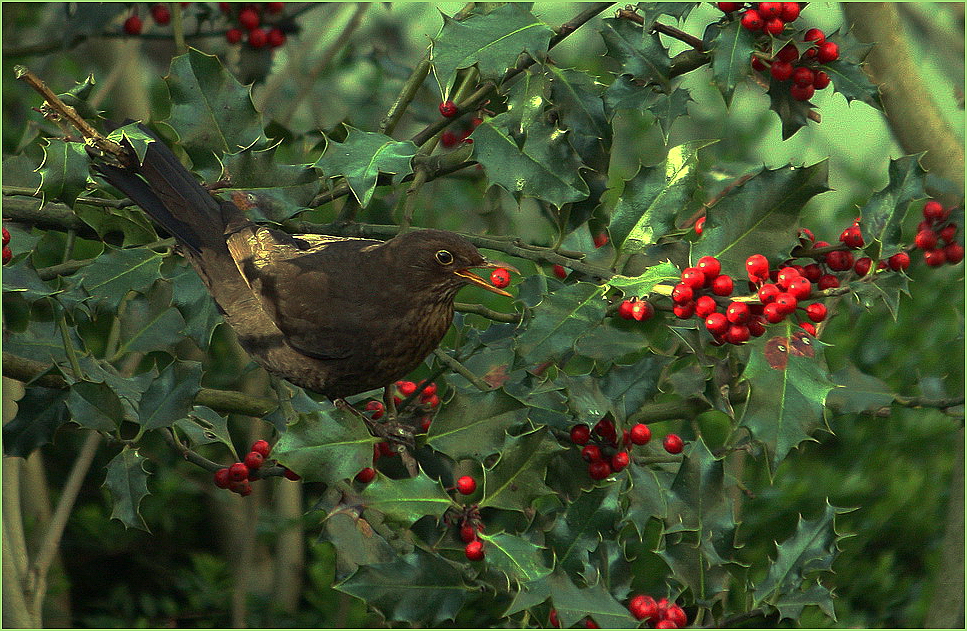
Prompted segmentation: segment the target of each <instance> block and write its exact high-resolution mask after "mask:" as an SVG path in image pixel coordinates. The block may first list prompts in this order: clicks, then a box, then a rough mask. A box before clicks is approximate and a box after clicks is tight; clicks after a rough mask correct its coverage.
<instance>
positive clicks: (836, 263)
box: [826, 250, 853, 272]
mask: <svg viewBox="0 0 967 631" xmlns="http://www.w3.org/2000/svg"><path fill="white" fill-rule="evenodd" d="M826 265H829V269H831V270H833V271H834V272H845V271H846V270H848V269H850V268H851V267H853V255H852V254H850V253H849V252H845V251H843V250H833V251H832V252H830V253H829V254H827V255H826Z"/></svg>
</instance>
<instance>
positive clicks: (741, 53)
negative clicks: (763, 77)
mask: <svg viewBox="0 0 967 631" xmlns="http://www.w3.org/2000/svg"><path fill="white" fill-rule="evenodd" d="M705 42H706V44H707V46H708V48H709V50H710V51H711V53H712V83H714V84H715V87H717V88H718V89H719V91H720V92H721V93H722V96H723V97H724V98H725V103H726V105H731V104H732V95H733V94H734V93H735V86H737V85H738V84H739V82H740V81H742V80H743V79H745V78H746V77H748V76H749V75H750V74H751V72H752V66H751V65H750V59H751V56H752V48H753V45H754V43H755V36H754V35H753V33H752V31H750V30H749V29H746V28H743V27H742V23H741V20H732V21H731V22H728V23H726V24H725V25H724V26H722V25H720V24H719V23H718V22H714V23H712V24H710V25H709V26H708V29H707V30H706V31H705Z"/></svg>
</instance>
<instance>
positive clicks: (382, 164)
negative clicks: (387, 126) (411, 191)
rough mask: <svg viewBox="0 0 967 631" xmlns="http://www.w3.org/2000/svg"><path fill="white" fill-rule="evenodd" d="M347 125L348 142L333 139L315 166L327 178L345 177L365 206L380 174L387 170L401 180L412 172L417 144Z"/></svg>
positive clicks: (361, 203) (370, 197) (371, 195)
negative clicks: (412, 161)
mask: <svg viewBox="0 0 967 631" xmlns="http://www.w3.org/2000/svg"><path fill="white" fill-rule="evenodd" d="M347 128H348V136H347V137H346V140H345V142H333V141H330V143H329V146H328V147H326V152H325V153H324V154H323V155H322V156H321V157H320V158H319V159H318V160H316V163H315V164H314V165H313V166H315V167H318V168H319V169H321V170H322V172H323V174H324V175H325V176H326V177H327V178H334V177H338V176H342V177H345V178H346V181H347V182H348V183H349V187H350V188H351V189H352V191H353V195H355V196H356V199H357V200H358V201H359V203H360V205H362V206H363V207H365V206H367V205H368V204H369V202H370V200H371V199H372V198H373V192H374V191H375V190H376V181H377V179H378V178H379V174H380V173H388V174H391V175H393V176H395V178H396V179H397V180H398V179H399V178H402V177H403V176H405V175H409V174H410V173H412V172H413V166H412V165H411V164H410V161H411V160H412V159H413V156H415V155H416V152H417V150H418V148H417V146H416V145H414V144H413V143H412V142H410V141H409V140H406V141H396V140H393V139H392V138H390V137H389V136H386V135H384V134H379V133H376V132H367V131H360V130H358V129H356V128H355V127H350V126H348V125H347Z"/></svg>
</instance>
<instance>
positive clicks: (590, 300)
mask: <svg viewBox="0 0 967 631" xmlns="http://www.w3.org/2000/svg"><path fill="white" fill-rule="evenodd" d="M603 296H604V288H603V287H600V286H598V285H594V284H592V283H575V284H574V285H568V286H566V287H564V288H563V289H559V290H558V291H556V292H554V293H553V294H551V295H549V296H546V297H545V298H544V300H543V301H542V302H541V303H540V304H539V305H537V306H536V307H534V316H533V318H532V319H531V320H530V322H528V323H527V326H526V327H525V328H524V332H523V333H521V335H520V337H518V338H517V354H518V355H519V356H520V357H521V358H522V359H523V360H524V361H525V362H527V363H530V364H536V363H539V362H542V361H545V360H547V359H551V358H557V357H560V356H562V355H563V354H565V353H568V352H570V351H571V350H572V349H573V348H574V342H575V341H576V340H577V339H578V338H579V337H581V336H582V335H584V334H585V333H587V332H588V331H590V330H591V329H592V328H594V327H596V326H598V325H599V324H600V323H601V320H602V319H603V318H604V314H605V311H606V306H605V302H604V299H603Z"/></svg>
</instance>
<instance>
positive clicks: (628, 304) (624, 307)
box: [618, 300, 635, 320]
mask: <svg viewBox="0 0 967 631" xmlns="http://www.w3.org/2000/svg"><path fill="white" fill-rule="evenodd" d="M634 306H635V303H634V301H631V300H623V301H621V304H620V305H618V316H619V317H621V318H624V319H625V320H631V319H632V318H634V317H635V316H634V315H633V314H632V309H633V308H634Z"/></svg>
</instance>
